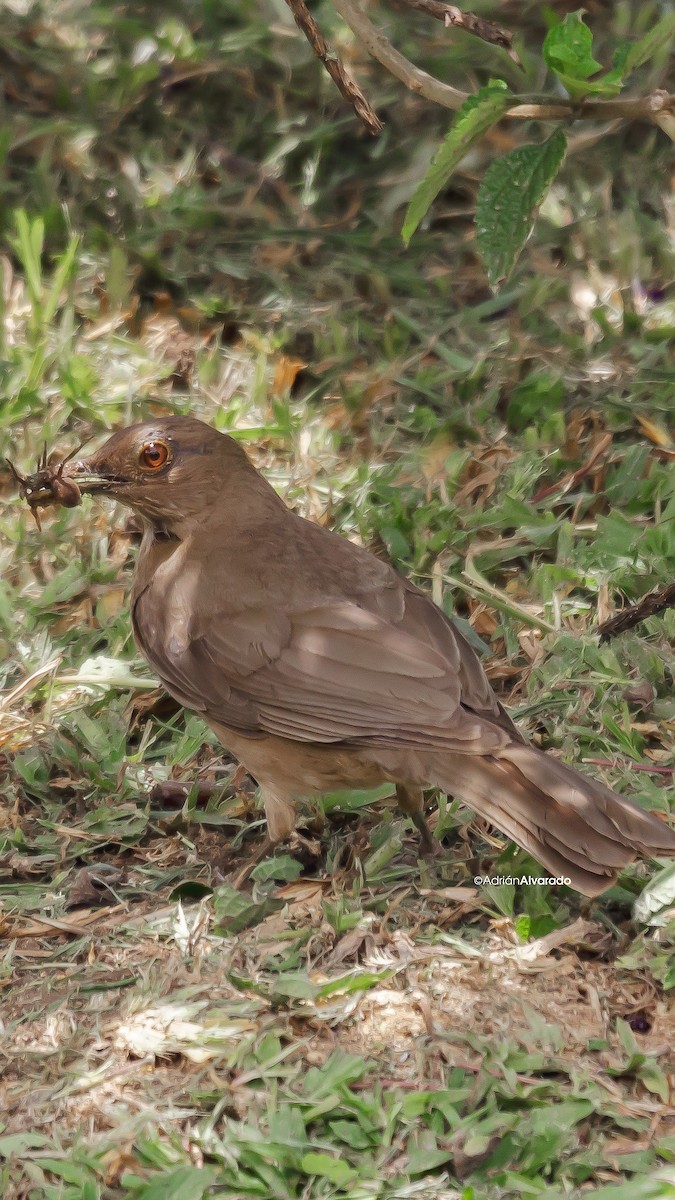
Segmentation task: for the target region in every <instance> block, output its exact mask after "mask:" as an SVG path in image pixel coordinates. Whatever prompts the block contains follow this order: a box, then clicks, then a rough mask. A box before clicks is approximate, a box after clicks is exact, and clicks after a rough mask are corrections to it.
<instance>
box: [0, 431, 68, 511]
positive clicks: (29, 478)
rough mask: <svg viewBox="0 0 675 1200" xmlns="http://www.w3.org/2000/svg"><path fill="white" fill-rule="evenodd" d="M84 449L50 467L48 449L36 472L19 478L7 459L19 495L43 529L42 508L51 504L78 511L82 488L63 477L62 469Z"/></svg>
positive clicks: (12, 464) (44, 452) (45, 448)
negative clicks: (39, 511) (17, 486)
mask: <svg viewBox="0 0 675 1200" xmlns="http://www.w3.org/2000/svg"><path fill="white" fill-rule="evenodd" d="M81 449H82V447H81V446H78V447H77V449H76V450H73V451H71V453H70V454H68V455H67V456H66V457H65V458H63V459H61V462H60V463H50V464H49V465H48V464H47V446H46V444H45V447H44V450H43V452H42V454H41V456H40V458H39V459H38V463H37V470H36V471H34V473H33V474H32V475H20V474H19V472H18V471H17V469H16V467H15V466H14V463H13V462H10V461H9V459H6V460H5V461H6V463H7V466H8V467H9V469H10V471H11V472H12V475H13V476H14V478H15V479H16V481H17V483H18V485H19V495H20V496H21V499H22V500H26V501H27V502H28V507H29V508H30V511H31V512H32V514H33V516H34V517H35V524H36V525H37V527H38V529H40V530H41V529H42V526H41V524H40V517H39V515H38V509H39V508H48V507H49V506H50V505H51V504H60V505H62V506H63V507H64V508H76V507H77V505H78V504H79V503H80V500H81V494H80V489H79V487H78V486H77V484H76V483H75V481H74V480H73V479H64V478H63V468H64V467H65V465H66V463H67V462H70V460H71V458H74V457H75V455H76V454H79V452H80V450H81Z"/></svg>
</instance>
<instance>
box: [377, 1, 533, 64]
mask: <svg viewBox="0 0 675 1200" xmlns="http://www.w3.org/2000/svg"><path fill="white" fill-rule="evenodd" d="M398 3H399V4H404V5H405V6H406V8H415V9H417V10H418V11H419V12H425V13H427V14H428V16H430V17H435V19H436V20H437V21H442V22H443V24H444V25H445V26H446V27H447V26H450V25H452V26H454V27H455V28H457V29H463V30H464V31H465V32H466V33H471V34H473V36H474V37H477V38H480V39H481V41H482V42H488V43H489V44H490V45H491V46H501V48H502V50H506V51H508V54H509V57H510V58H512V59H513V60H514V62H517V63H518V65H519V66H521V63H520V59H519V58H518V55H517V54H516V52H515V50H514V49H513V38H512V35H511V34H510V33H509V31H508V29H502V28H501V26H500V25H495V24H493V22H492V21H484V20H483V18H482V17H477V16H476V14H475V13H470V12H464V11H463V10H462V9H461V8H457V6H456V5H455V4H445V3H444V2H443V0H398Z"/></svg>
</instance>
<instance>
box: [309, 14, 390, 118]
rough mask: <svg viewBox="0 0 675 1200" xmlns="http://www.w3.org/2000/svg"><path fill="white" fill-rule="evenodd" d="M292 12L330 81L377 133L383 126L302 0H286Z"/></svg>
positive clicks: (359, 116)
mask: <svg viewBox="0 0 675 1200" xmlns="http://www.w3.org/2000/svg"><path fill="white" fill-rule="evenodd" d="M286 3H287V5H288V7H289V8H290V10H291V12H292V13H293V17H294V19H295V23H296V25H297V26H298V28H299V29H301V30H302V32H303V33H304V35H305V37H306V38H307V41H308V42H309V44H310V46H311V47H312V50H313V51H314V53H315V54H316V56H317V58H319V59H320V60H321V62H322V63H323V65H324V67H325V68H326V70H327V71H328V74H329V75H330V77H331V79H332V80H333V82H334V83H335V84H336V86H337V87H338V88H339V90H340V91H341V92H342V95H343V96H344V98H345V100H346V101H347V102H348V103H349V104H351V106H352V108H353V109H354V112H355V113H356V115H357V117H358V118H359V120H360V121H362V122H363V124H364V125H365V127H366V129H367V130H368V132H369V133H380V132H381V130H382V129H383V128H384V126H383V125H382V122H381V120H380V118H379V117H378V115H377V113H376V112H375V110H374V109H373V108H372V107H371V105H370V104H369V103H368V100H367V99H366V97H365V96H364V94H363V92H362V91H361V88H360V87H359V85H358V84H357V83H355V81H354V80H353V79H352V78H351V76H350V75H349V74H348V73H347V71H346V70H345V68H344V66H343V65H342V63H341V61H340V59H339V58H338V56H337V54H335V52H334V51H333V50H331V48H330V46H329V45H328V42H327V41H326V39H325V37H324V36H323V34H322V32H321V30H320V29H319V26H318V25H317V23H316V21H315V20H314V17H313V16H312V14H311V13H310V11H309V9H308V8H307V5H306V4H305V2H304V0H286Z"/></svg>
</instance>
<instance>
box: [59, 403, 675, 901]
mask: <svg viewBox="0 0 675 1200" xmlns="http://www.w3.org/2000/svg"><path fill="white" fill-rule="evenodd" d="M64 477H65V478H71V479H73V480H75V481H76V482H77V485H78V487H79V488H80V490H81V491H89V492H100V493H104V494H106V495H109V496H111V497H113V498H114V499H116V500H120V501H121V502H122V503H123V504H128V505H129V506H130V507H131V508H132V509H133V510H134V511H135V512H137V513H139V514H140V516H141V517H142V518H143V520H144V523H145V534H144V537H143V542H142V546H141V550H140V553H139V556H138V563H137V566H136V574H135V578H134V584H133V590H132V595H131V617H132V622H133V627H134V633H135V635H136V640H137V642H138V645H139V647H140V649H141V651H142V653H143V654H144V655H145V657H146V658H147V659H148V661H149V662H150V663H151V664H152V666H153V667H154V668H155V670H156V671H157V674H158V675H159V677H160V679H161V680H162V683H163V684H164V686H165V687H166V689H167V691H169V692H170V693H171V695H172V696H174V697H175V698H176V699H177V700H178V701H179V702H180V703H181V704H184V705H185V706H186V707H187V708H190V709H193V710H194V711H195V712H198V713H200V714H201V715H202V716H203V718H204V720H205V721H206V722H207V723H208V724H209V725H210V726H211V728H212V729H214V730H215V732H216V733H217V735H218V737H219V739H220V740H221V741H222V743H223V745H224V746H225V747H226V748H227V749H228V750H229V751H231V753H232V754H233V755H234V756H235V757H236V758H237V759H239V761H240V762H242V763H243V764H244V765H245V767H246V768H247V770H248V771H249V772H250V773H251V775H252V776H253V777H254V779H256V780H257V782H258V784H259V785H260V789H261V792H262V797H263V801H264V805H265V814H266V817H267V825H268V833H269V838H270V840H271V841H272V842H275V841H278V840H280V839H282V838H285V837H287V836H288V835H289V834H290V833H291V831H292V830H293V826H294V822H295V803H296V800H297V799H299V798H300V797H303V796H308V795H315V794H318V793H321V792H323V791H326V790H328V789H334V788H342V787H370V786H374V785H376V784H380V783H382V782H384V781H390V782H391V783H392V784H393V785H394V786H395V787H396V793H397V797H398V802H399V805H400V806H401V808H402V809H403V810H404V812H406V813H407V814H408V815H409V816H410V817H411V818H412V820H413V821H414V823H415V824H416V825H417V827H418V829H419V830H420V833H421V835H422V840H423V843H424V845H425V848H428V847H429V845H430V834H429V830H428V828H427V825H426V822H425V818H424V811H423V792H422V789H423V788H425V787H436V788H441V789H442V790H443V791H445V792H448V793H450V794H451V795H453V796H455V797H458V798H459V799H461V800H463V801H466V803H467V804H469V805H470V806H471V807H472V808H473V809H475V810H476V811H477V812H478V813H480V814H481V816H483V817H485V818H486V819H487V820H488V821H490V822H492V824H494V825H495V826H497V828H498V829H501V830H502V831H503V832H504V833H506V834H507V835H508V836H509V837H511V838H513V840H514V841H515V842H517V843H518V844H519V845H520V846H523V847H524V848H525V849H526V850H528V851H530V852H531V853H532V854H533V855H534V857H535V858H537V859H538V860H539V862H541V863H542V864H543V865H544V866H545V867H547V868H548V869H549V871H550V872H551V873H552V874H553V875H555V876H566V877H569V879H570V880H571V882H572V884H573V886H574V887H575V888H578V890H579V891H581V892H585V893H586V894H587V895H590V896H592V895H596V894H597V893H599V892H602V891H603V890H604V889H605V888H607V887H609V886H610V884H611V883H612V882H613V880H614V879H615V878H616V875H617V872H618V871H619V870H620V869H621V868H622V867H624V866H625V865H626V864H627V863H630V862H632V861H633V859H634V858H635V857H636V856H637V855H639V854H644V855H648V856H649V855H672V854H675V832H673V830H671V829H670V828H669V827H668V826H667V825H666V824H665V823H664V822H663V821H661V820H660V819H659V818H658V817H657V816H655V815H653V814H651V813H649V812H645V811H643V810H642V809H640V808H639V807H638V806H637V805H635V804H632V803H631V802H630V801H628V800H625V799H623V798H622V797H621V796H618V795H617V794H616V793H615V792H613V791H611V790H610V789H609V788H607V787H605V786H604V785H603V784H601V783H597V782H595V780H593V779H589V778H587V777H586V776H585V775H581V774H579V773H578V772H577V771H575V770H573V769H572V768H571V767H568V766H565V765H564V764H563V763H561V762H559V761H558V760H557V759H555V758H553V757H551V755H549V754H546V753H543V752H542V751H540V750H537V749H535V748H534V747H533V746H530V745H528V744H527V742H526V741H525V739H524V737H523V736H522V734H521V733H520V732H519V730H518V729H517V728H516V726H515V725H514V724H513V722H512V720H511V718H510V717H509V716H508V715H507V713H506V712H505V710H504V709H503V708H502V706H501V704H500V703H499V702H498V700H497V699H496V697H495V695H494V693H493V691H492V688H491V686H490V683H489V681H488V679H487V676H486V675H485V672H484V671H483V668H482V666H481V664H480V662H479V660H478V658H477V657H476V655H475V653H474V651H473V650H472V648H471V646H470V645H469V644H468V642H467V641H466V640H465V639H464V637H463V636H462V634H461V633H460V632H459V630H458V629H457V628H456V626H455V625H453V623H452V621H451V620H449V619H448V617H446V616H445V615H444V614H443V613H442V612H441V611H440V609H438V608H437V607H436V606H435V605H434V604H433V603H432V601H431V600H430V599H429V597H428V596H427V595H425V594H424V592H421V591H420V590H419V589H418V588H416V587H414V586H413V584H411V583H409V582H408V581H407V580H406V579H403V578H402V577H401V576H400V575H398V574H397V573H396V571H394V570H393V569H392V568H391V567H390V566H388V565H387V564H386V563H384V562H381V561H379V560H378V559H377V558H374V557H373V556H372V555H371V554H369V553H368V552H367V551H366V550H363V549H361V548H360V547H359V546H356V545H353V544H352V543H351V542H349V541H347V540H346V539H345V538H342V537H339V536H338V535H336V534H334V533H330V532H329V531H328V530H326V529H322V528H320V527H319V526H318V525H314V524H312V523H311V522H309V521H306V520H304V519H303V518H302V517H299V516H297V515H296V514H295V513H292V512H291V511H290V510H289V509H288V508H287V507H286V505H285V504H284V502H283V501H282V500H281V498H280V497H279V496H278V495H277V494H276V492H275V491H274V489H273V488H272V487H271V486H270V484H269V483H267V481H266V480H265V479H264V478H263V477H262V475H260V474H259V472H258V471H257V470H256V469H255V468H254V467H253V466H252V464H251V463H250V462H249V460H248V458H247V456H246V454H245V452H244V450H243V449H242V448H241V447H240V446H239V445H238V444H237V442H236V441H233V439H232V438H230V437H227V436H226V435H225V434H222V433H218V432H216V430H214V429H212V428H210V427H209V426H208V425H205V424H203V423H202V422H201V421H197V420H195V419H193V418H191V417H169V418H162V419H160V420H157V421H154V422H150V423H147V424H141V425H133V426H131V427H130V428H128V429H122V430H121V431H120V432H119V433H116V434H114V435H113V436H112V437H111V438H110V439H109V440H108V441H107V442H106V443H105V445H104V446H103V447H102V448H101V449H100V450H99V451H97V453H95V454H94V455H93V456H92V457H91V458H89V459H86V460H84V461H81V462H77V463H70V464H68V465H67V467H66V469H65V471H64Z"/></svg>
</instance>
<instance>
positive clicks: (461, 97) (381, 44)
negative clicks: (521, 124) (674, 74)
mask: <svg viewBox="0 0 675 1200" xmlns="http://www.w3.org/2000/svg"><path fill="white" fill-rule="evenodd" d="M289 2H290V0H287V3H289ZM333 7H334V9H335V10H336V12H338V13H339V14H340V16H341V17H342V19H343V21H344V22H345V24H347V25H348V26H349V28H350V29H351V31H352V33H353V34H354V35H355V37H356V38H358V40H359V42H361V43H362V44H363V45H364V46H365V48H366V50H367V51H368V53H369V54H371V55H372V57H373V58H376V59H377V61H378V62H379V63H381V64H382V66H383V67H385V68H386V69H387V71H389V72H390V73H391V74H392V75H395V76H396V78H397V79H400V81H401V83H403V84H405V86H406V87H407V88H408V90H409V91H411V92H415V94H416V95H418V96H424V97H425V99H426V100H431V101H433V103H434V104H441V105H443V107H444V108H450V109H453V111H456V110H457V109H458V108H461V107H462V105H463V104H464V102H465V100H468V98H469V96H468V93H467V92H462V91H460V90H459V88H455V87H451V85H450V84H449V83H442V82H441V80H440V79H436V78H435V77H434V76H433V75H429V74H428V73H427V72H426V71H422V70H420V68H419V67H416V66H415V64H414V63H411V62H410V59H408V58H406V57H405V56H404V55H403V54H400V53H399V51H398V50H396V49H395V48H394V47H393V46H392V44H391V42H390V41H389V39H388V38H387V37H385V35H384V34H383V33H382V32H381V31H380V30H379V29H376V27H375V26H374V25H373V23H372V21H370V20H369V18H368V17H367V16H366V14H365V12H364V11H363V9H362V8H361V5H360V0H333ZM674 109H675V95H673V94H671V93H669V92H666V91H664V90H662V89H657V90H656V91H654V92H651V93H650V94H649V95H648V96H628V97H626V98H621V97H617V99H615V100H590V99H589V100H571V99H570V100H559V101H554V102H551V101H548V100H543V101H540V100H538V99H537V100H535V101H532V102H531V101H530V100H529V99H527V98H523V100H522V101H520V102H519V103H518V104H515V105H514V106H513V107H512V108H509V109H507V111H506V112H505V113H504V114H503V115H504V116H505V117H511V118H513V119H514V120H519V121H530V120H540V121H560V120H570V119H571V120H583V121H598V120H604V121H607V120H612V119H614V118H619V119H620V120H636V119H644V120H648V121H654V122H655V123H657V124H660V125H661V126H662V128H663V127H664V125H665V124H666V121H665V118H666V116H667V115H668V114H670V113H671V112H672V111H673V110H674ZM673 124H675V122H674V123H673ZM666 132H669V129H668V128H667V129H666Z"/></svg>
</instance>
